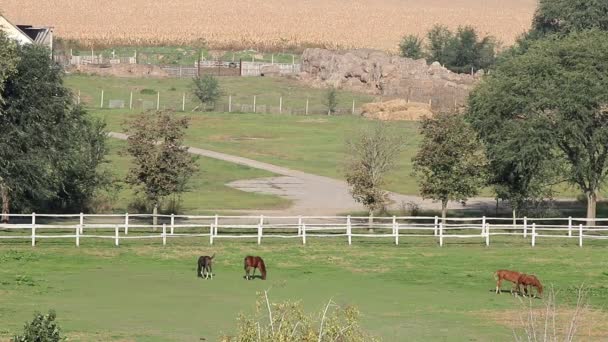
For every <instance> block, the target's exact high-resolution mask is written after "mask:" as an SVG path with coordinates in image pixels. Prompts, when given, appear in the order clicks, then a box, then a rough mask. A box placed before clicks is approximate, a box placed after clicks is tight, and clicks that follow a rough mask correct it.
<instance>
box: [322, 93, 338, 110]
mask: <svg viewBox="0 0 608 342" xmlns="http://www.w3.org/2000/svg"><path fill="white" fill-rule="evenodd" d="M325 105H326V106H327V114H328V115H331V114H333V113H335V112H336V108H337V107H338V91H337V90H336V88H335V87H330V88H329V89H327V92H326V93H325Z"/></svg>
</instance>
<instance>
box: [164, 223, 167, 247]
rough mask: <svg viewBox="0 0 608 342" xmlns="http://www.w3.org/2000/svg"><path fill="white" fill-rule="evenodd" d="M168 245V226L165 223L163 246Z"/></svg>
mask: <svg viewBox="0 0 608 342" xmlns="http://www.w3.org/2000/svg"><path fill="white" fill-rule="evenodd" d="M166 245H167V224H166V223H163V246H166Z"/></svg>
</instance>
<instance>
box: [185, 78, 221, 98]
mask: <svg viewBox="0 0 608 342" xmlns="http://www.w3.org/2000/svg"><path fill="white" fill-rule="evenodd" d="M192 82H193V89H192V92H193V94H194V96H196V98H198V99H199V100H200V101H201V103H202V104H205V105H207V104H211V103H215V101H217V99H219V97H220V95H221V94H222V92H221V89H220V84H219V82H218V81H217V79H216V78H215V77H213V76H212V75H204V76H203V77H195V78H194V79H193V81H192Z"/></svg>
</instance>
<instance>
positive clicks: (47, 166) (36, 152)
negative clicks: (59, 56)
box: [0, 45, 109, 213]
mask: <svg viewBox="0 0 608 342" xmlns="http://www.w3.org/2000/svg"><path fill="white" fill-rule="evenodd" d="M17 53H18V55H19V62H18V64H17V68H16V71H15V73H14V74H13V75H12V76H11V77H9V78H8V79H7V80H6V82H5V88H4V91H3V97H4V100H5V102H4V104H3V105H2V110H1V112H2V113H3V115H2V116H1V117H0V156H1V157H0V193H1V194H2V202H3V212H5V213H6V212H8V211H9V210H10V208H11V207H12V208H13V210H16V211H22V210H35V209H36V208H39V209H53V208H56V207H61V208H62V209H64V210H77V209H78V210H79V209H82V208H83V207H85V206H86V203H87V201H88V200H89V199H90V198H91V197H92V195H93V193H94V192H95V191H96V190H98V189H99V188H100V187H103V186H105V185H107V184H108V183H109V180H108V179H107V177H106V175H105V174H104V173H103V172H101V171H98V166H100V164H102V163H103V161H104V155H105V131H104V125H103V124H102V123H101V122H97V121H94V120H91V119H90V118H89V117H88V116H87V114H86V112H85V111H84V110H82V109H81V108H80V107H79V106H77V105H75V104H74V103H73V100H72V94H71V93H70V91H69V90H68V89H67V88H66V87H65V86H64V85H63V72H62V70H61V68H60V67H59V66H58V65H57V64H55V63H54V62H52V61H51V60H50V58H49V51H48V50H47V49H45V48H43V47H40V46H36V45H25V46H18V47H17Z"/></svg>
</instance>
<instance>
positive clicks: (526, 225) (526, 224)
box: [524, 216, 528, 239]
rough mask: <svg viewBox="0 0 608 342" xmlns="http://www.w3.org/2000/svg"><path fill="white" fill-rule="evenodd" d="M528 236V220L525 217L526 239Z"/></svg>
mask: <svg viewBox="0 0 608 342" xmlns="http://www.w3.org/2000/svg"><path fill="white" fill-rule="evenodd" d="M527 236H528V218H527V217H526V216H524V239H525V238H526V237H527Z"/></svg>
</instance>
